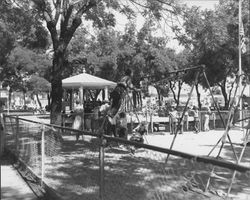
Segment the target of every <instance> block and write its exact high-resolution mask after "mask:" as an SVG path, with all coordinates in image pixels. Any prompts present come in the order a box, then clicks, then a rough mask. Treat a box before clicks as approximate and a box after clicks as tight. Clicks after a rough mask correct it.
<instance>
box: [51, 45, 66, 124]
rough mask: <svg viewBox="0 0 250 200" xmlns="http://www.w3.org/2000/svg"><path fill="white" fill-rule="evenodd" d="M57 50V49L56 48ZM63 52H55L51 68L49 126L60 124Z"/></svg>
mask: <svg viewBox="0 0 250 200" xmlns="http://www.w3.org/2000/svg"><path fill="white" fill-rule="evenodd" d="M58 49H59V47H58ZM64 56H65V55H64V51H63V50H61V51H59V50H57V51H55V53H54V58H53V68H52V80H51V87H52V90H51V91H52V92H51V99H52V102H51V111H50V122H51V124H56V125H60V124H61V109H62V95H63V89H62V69H63V64H64V58H65V57H64Z"/></svg>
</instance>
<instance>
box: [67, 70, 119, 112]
mask: <svg viewBox="0 0 250 200" xmlns="http://www.w3.org/2000/svg"><path fill="white" fill-rule="evenodd" d="M115 86H116V83H115V82H113V81H109V80H106V79H103V78H100V77H97V76H93V75H91V74H87V73H85V72H84V73H82V74H78V75H75V76H72V77H69V78H65V79H63V80H62V87H63V88H64V89H72V90H73V89H76V90H79V94H80V95H79V96H80V103H81V104H83V103H84V94H85V92H86V91H89V90H103V89H104V91H105V99H106V100H107V97H108V90H109V89H111V88H114V87H115ZM70 103H71V104H72V97H71V100H70ZM70 107H71V108H72V105H71V106H70Z"/></svg>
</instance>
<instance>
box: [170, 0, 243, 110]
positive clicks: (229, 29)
mask: <svg viewBox="0 0 250 200" xmlns="http://www.w3.org/2000/svg"><path fill="white" fill-rule="evenodd" d="M246 4H247V1H244V4H243V5H244V6H243V22H244V24H246V22H247V18H246V17H247V16H246V9H247V6H246ZM184 13H185V14H184V23H183V26H184V29H185V33H181V32H180V29H179V28H175V29H174V30H175V31H177V32H178V34H177V38H178V40H179V41H180V42H181V43H182V44H183V45H185V46H186V47H187V48H189V49H190V50H191V51H192V53H193V57H194V59H193V60H194V61H195V63H196V65H199V64H205V66H206V74H207V77H208V80H209V82H210V85H211V86H215V85H218V86H220V88H221V90H222V94H223V96H224V99H225V108H228V105H229V102H230V96H229V95H228V93H227V90H226V82H227V78H228V77H230V76H232V75H234V74H237V71H238V39H237V38H238V29H237V27H238V4H237V2H236V1H234V0H230V1H224V0H223V1H220V4H219V6H218V7H217V8H216V10H215V11H211V10H205V11H201V10H199V9H198V8H197V7H192V8H191V9H187V10H186V11H185V12H184ZM244 13H245V14H244ZM246 30H247V31H248V29H246ZM243 68H244V69H246V68H247V67H246V66H243ZM200 84H202V85H203V86H204V87H207V86H208V85H207V84H206V82H205V80H204V79H201V80H200Z"/></svg>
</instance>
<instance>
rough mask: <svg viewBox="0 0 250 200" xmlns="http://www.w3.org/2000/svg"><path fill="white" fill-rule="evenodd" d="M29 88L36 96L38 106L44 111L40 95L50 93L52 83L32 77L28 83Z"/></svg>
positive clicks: (35, 76)
mask: <svg viewBox="0 0 250 200" xmlns="http://www.w3.org/2000/svg"><path fill="white" fill-rule="evenodd" d="M27 88H28V90H29V91H32V92H31V94H32V95H34V96H36V99H37V102H38V105H39V107H40V109H42V104H41V102H40V99H39V96H38V95H39V94H42V93H49V91H50V83H49V82H48V81H47V80H46V79H44V78H42V77H40V76H37V75H31V77H30V78H29V80H28V81H27Z"/></svg>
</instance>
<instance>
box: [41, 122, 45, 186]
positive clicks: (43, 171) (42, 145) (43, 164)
mask: <svg viewBox="0 0 250 200" xmlns="http://www.w3.org/2000/svg"><path fill="white" fill-rule="evenodd" d="M44 134H45V131H44V124H42V138H41V143H42V144H41V162H42V166H41V170H42V172H41V186H42V187H43V182H44V174H45V137H44Z"/></svg>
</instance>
